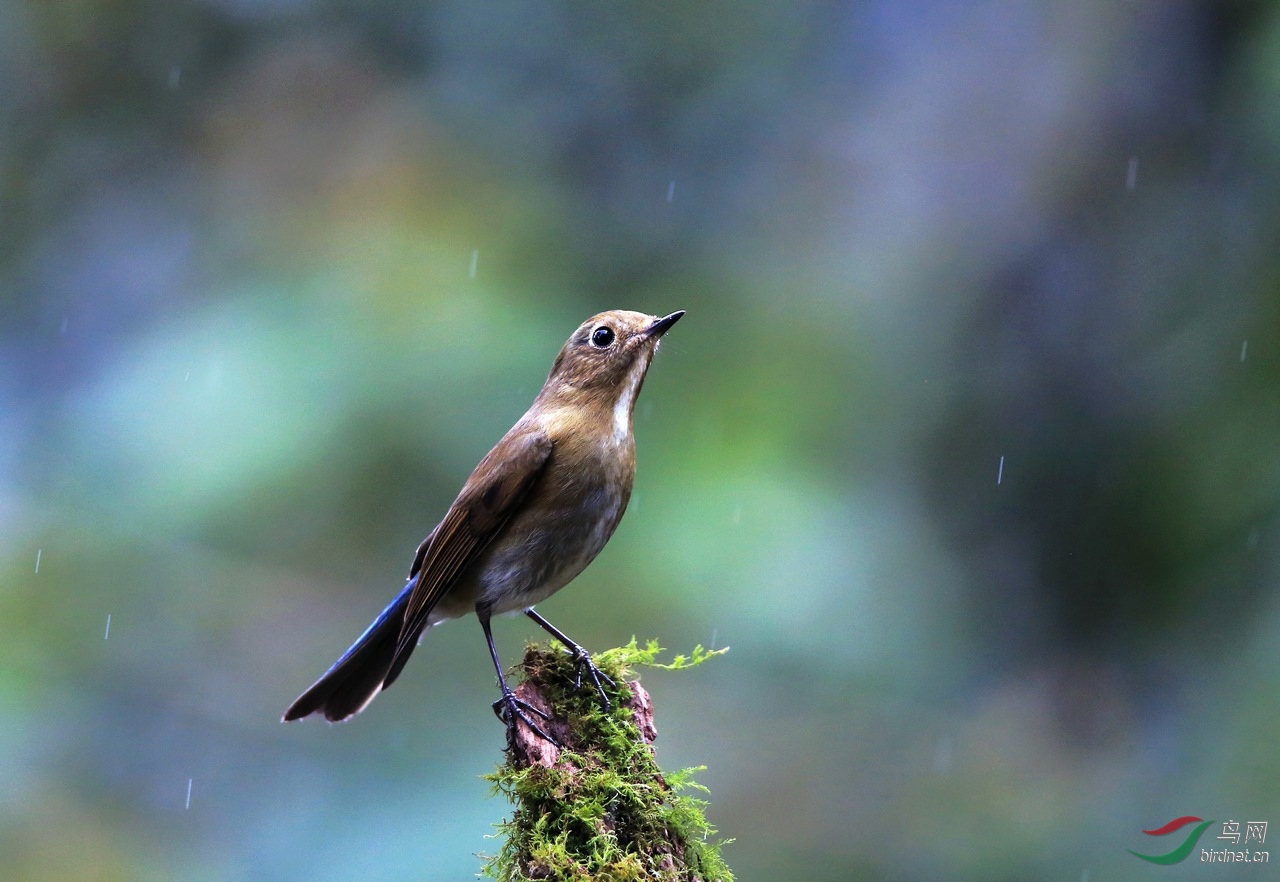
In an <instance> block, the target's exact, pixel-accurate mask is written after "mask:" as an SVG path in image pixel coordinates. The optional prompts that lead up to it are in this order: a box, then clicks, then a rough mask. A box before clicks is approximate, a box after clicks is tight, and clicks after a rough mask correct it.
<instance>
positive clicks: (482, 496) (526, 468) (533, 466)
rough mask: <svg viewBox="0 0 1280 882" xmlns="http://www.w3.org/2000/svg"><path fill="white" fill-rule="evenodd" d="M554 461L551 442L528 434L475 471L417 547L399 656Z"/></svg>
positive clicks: (500, 447) (509, 440)
mask: <svg viewBox="0 0 1280 882" xmlns="http://www.w3.org/2000/svg"><path fill="white" fill-rule="evenodd" d="M550 458H551V439H550V438H548V437H547V435H546V434H545V433H543V432H541V431H538V430H528V431H524V432H520V433H516V434H511V435H508V436H506V437H505V438H503V439H502V440H501V441H499V442H498V444H497V446H496V447H494V448H493V450H491V451H489V453H488V455H487V456H485V458H484V459H482V460H481V461H480V464H479V465H478V466H476V470H475V472H473V473H472V475H471V477H470V478H469V479H468V480H467V483H466V484H465V485H464V486H463V488H462V492H461V493H460V494H458V498H457V499H456V500H454V503H453V505H452V506H450V508H449V511H448V513H447V514H445V516H444V520H442V521H441V522H440V524H439V525H438V526H437V527H436V528H435V529H434V530H432V531H431V535H430V536H428V537H427V538H426V539H424V540H423V542H422V544H421V545H420V546H418V553H417V554H416V555H415V556H414V560H413V568H412V569H411V570H410V571H409V578H411V579H415V581H414V585H413V591H412V592H411V593H410V595H409V602H408V604H407V605H406V607H405V611H404V624H403V625H402V626H401V628H400V640H399V643H398V645H397V647H396V655H397V656H400V655H401V654H402V653H404V651H405V650H406V649H412V647H413V644H414V643H415V642H416V641H417V639H418V635H419V634H420V633H421V631H422V628H423V626H424V625H425V624H426V621H427V616H429V615H430V614H431V610H432V609H433V608H434V607H435V605H436V604H437V603H438V602H439V601H440V598H441V597H443V596H444V595H445V593H446V592H448V591H449V589H450V588H452V587H453V584H454V582H455V581H456V580H457V578H458V576H459V575H461V574H462V572H463V570H465V569H466V568H467V565H468V564H470V563H471V562H472V561H473V560H475V558H476V555H478V554H479V553H480V552H481V551H483V550H484V548H485V546H487V545H488V544H489V543H490V542H492V541H493V539H494V537H496V536H497V535H498V534H499V533H500V532H501V531H502V528H503V527H504V526H505V525H506V523H507V521H509V520H510V519H511V516H512V515H514V514H515V513H516V512H517V511H518V510H519V508H520V503H521V502H522V501H523V500H524V498H525V496H527V495H528V493H529V490H530V488H532V487H533V485H534V483H535V482H536V481H537V480H538V477H539V476H540V475H541V474H542V471H543V469H544V468H545V467H546V465H547V461H548V460H549V459H550ZM481 476H483V477H481Z"/></svg>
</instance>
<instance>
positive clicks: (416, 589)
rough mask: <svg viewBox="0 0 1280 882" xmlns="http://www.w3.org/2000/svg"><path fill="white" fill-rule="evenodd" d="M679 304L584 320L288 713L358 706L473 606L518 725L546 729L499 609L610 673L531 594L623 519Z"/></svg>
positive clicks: (568, 573)
mask: <svg viewBox="0 0 1280 882" xmlns="http://www.w3.org/2000/svg"><path fill="white" fill-rule="evenodd" d="M682 315H684V313H683V312H674V313H672V314H671V315H668V316H665V317H663V318H657V317H654V316H649V315H644V314H642V313H638V312H628V311H624V310H614V311H610V312H603V313H600V314H599V315H596V316H593V317H591V318H590V319H588V320H587V321H586V322H584V323H583V324H582V325H581V326H579V327H578V329H577V330H576V331H574V333H573V335H572V336H571V337H570V338H569V340H568V341H567V342H566V343H565V344H564V347H563V348H562V349H561V350H560V354H559V355H557V356H556V360H555V362H554V364H553V365H552V367H551V373H550V375H549V376H548V377H547V381H546V383H545V384H544V385H543V387H542V391H541V392H539V393H538V396H537V398H535V399H534V402H533V405H532V406H531V407H530V408H529V410H528V411H527V412H526V413H525V414H524V416H522V417H521V418H520V419H519V420H518V421H517V422H516V424H515V425H514V426H512V427H511V430H510V431H508V432H507V434H506V435H504V436H503V437H502V439H501V440H500V441H498V443H497V444H496V445H494V448H493V449H492V450H490V451H489V453H488V454H487V455H486V456H485V457H484V459H482V460H481V461H480V464H479V465H477V466H476V468H475V471H474V472H472V474H471V477H469V478H468V479H467V481H466V483H465V484H463V487H462V491H461V492H460V493H459V494H458V498H457V499H455V500H454V502H453V504H452V505H451V506H450V507H449V510H448V511H447V512H446V513H445V516H444V518H443V519H442V520H441V521H440V523H439V524H438V525H437V526H436V528H435V529H434V530H432V531H431V534H430V535H429V536H427V538H426V539H424V540H423V541H422V544H421V545H419V546H418V551H417V553H416V554H415V555H414V560H413V566H412V567H411V569H410V571H409V581H408V583H407V584H406V585H405V587H404V588H403V589H402V590H401V592H400V593H399V595H397V596H396V598H395V599H394V600H393V601H392V602H391V604H390V605H389V606H388V607H387V608H386V609H385V610H383V612H382V614H381V615H379V616H378V618H377V619H375V620H374V622H373V624H372V625H370V626H369V628H368V629H367V630H366V631H365V632H364V634H362V635H361V636H360V638H359V639H358V640H357V641H356V643H355V644H354V645H353V646H352V647H351V648H350V649H348V650H347V651H346V653H344V654H343V655H342V657H341V658H339V659H338V661H337V662H335V663H334V665H333V667H331V668H330V669H329V670H328V671H327V672H326V673H325V674H324V676H322V677H321V678H320V679H319V680H317V681H316V682H315V683H314V684H313V685H312V686H311V687H310V688H309V689H307V691H306V692H304V693H303V694H302V695H301V696H299V697H298V699H297V700H296V701H295V702H294V703H293V704H292V705H291V706H290V707H289V709H288V710H287V711H285V714H284V719H285V720H286V721H288V720H296V719H299V718H301V717H305V716H308V715H310V714H312V713H321V714H323V715H324V716H325V718H326V719H329V720H334V721H336V720H343V719H347V718H348V717H351V716H353V715H354V714H356V713H359V712H360V711H361V710H363V709H364V707H365V706H366V705H368V703H369V702H370V701H372V700H373V698H374V696H376V695H377V694H378V692H380V691H381V690H383V689H386V688H387V687H388V686H390V685H391V683H392V682H393V681H394V680H395V679H396V677H397V676H399V674H400V671H401V669H403V667H404V664H405V662H406V661H407V660H408V658H409V656H410V654H411V653H412V652H413V649H414V647H415V646H416V645H417V643H418V640H419V638H420V637H421V635H422V633H423V631H424V630H425V629H427V628H429V627H431V626H433V625H436V624H439V623H440V622H442V621H444V620H446V619H451V618H457V617H458V616H461V615H465V614H466V613H469V612H475V613H476V614H477V616H478V617H479V618H480V624H481V626H482V627H483V628H484V632H485V636H486V638H487V640H488V643H489V650H490V655H491V656H492V659H493V662H494V665H495V667H496V668H497V671H498V679H499V683H500V684H501V689H502V698H500V699H499V703H500V704H501V705H502V714H501V716H502V717H503V719H505V720H506V722H507V723H508V726H509V727H513V726H514V725H515V719H516V718H520V719H523V720H524V721H525V722H526V723H528V724H529V725H530V726H531V727H533V728H534V729H537V730H538V731H539V732H541V730H540V729H538V727H537V725H536V723H534V722H533V721H532V720H531V719H530V718H529V717H528V715H527V713H526V711H528V710H529V709H528V708H525V707H522V706H521V705H520V703H519V702H518V701H517V700H516V699H515V697H514V695H512V694H511V690H510V689H508V688H507V685H506V679H505V677H504V676H503V673H502V666H501V664H500V662H499V660H498V655H497V651H496V649H495V648H494V646H493V638H492V634H491V632H490V628H489V619H490V617H491V616H493V615H495V614H497V613H503V612H512V611H517V610H523V611H524V612H525V613H526V614H527V615H529V616H530V617H531V618H532V619H534V621H536V622H538V623H539V624H540V625H542V626H543V627H544V628H546V629H547V630H548V631H549V632H551V633H552V634H553V635H554V636H555V637H556V638H557V639H559V640H561V641H562V642H564V643H565V644H566V645H567V646H568V647H569V649H570V650H571V651H572V652H574V653H575V654H576V655H577V656H578V660H579V664H580V665H582V666H583V667H584V668H585V669H586V670H587V671H588V673H589V674H590V675H591V677H592V678H593V679H594V680H596V682H597V685H598V678H599V677H600V676H602V675H601V674H600V673H599V671H597V670H596V668H595V666H594V665H593V664H591V660H590V657H589V656H588V655H587V653H586V651H585V650H583V649H582V648H581V647H579V646H578V645H577V644H575V643H573V642H572V641H570V640H568V638H566V637H565V636H564V635H563V634H562V633H560V632H559V631H558V630H556V629H555V628H554V627H552V626H551V625H550V623H548V622H547V621H546V620H545V619H543V618H542V617H541V616H540V615H538V614H537V613H536V612H535V611H534V610H533V606H534V604H536V603H538V602H539V601H541V600H544V599H545V598H547V597H549V596H550V595H551V594H553V593H555V592H556V591H558V590H559V589H560V588H562V587H564V586H565V585H566V584H568V583H569V582H570V581H572V580H573V578H574V577H576V576H577V575H578V574H579V573H580V572H582V570H583V569H584V568H585V567H586V566H587V564H589V563H590V562H591V560H592V559H593V558H594V557H595V556H596V555H597V554H599V552H600V550H601V549H602V548H603V547H604V545H605V543H606V542H608V541H609V537H610V536H612V535H613V531H614V529H615V528H616V527H617V526H618V522H619V521H620V520H621V519H622V514H623V512H624V511H625V510H626V507H627V502H628V500H629V499H630V498H631V485H632V481H633V479H634V476H635V441H634V438H633V436H632V432H631V418H632V411H633V410H634V407H635V400H636V397H637V396H638V395H639V393H640V388H641V386H642V385H643V384H644V377H645V372H646V371H647V370H648V368H649V364H650V363H651V362H652V360H653V355H654V353H655V352H656V351H657V348H658V341H659V339H660V338H661V337H662V335H663V334H664V333H665V332H666V331H667V330H668V329H669V328H670V327H671V326H672V325H673V324H675V323H676V321H677V320H679V318H680V317H681V316H682ZM601 697H602V698H603V692H602V693H601ZM495 707H497V705H495ZM509 732H510V730H509Z"/></svg>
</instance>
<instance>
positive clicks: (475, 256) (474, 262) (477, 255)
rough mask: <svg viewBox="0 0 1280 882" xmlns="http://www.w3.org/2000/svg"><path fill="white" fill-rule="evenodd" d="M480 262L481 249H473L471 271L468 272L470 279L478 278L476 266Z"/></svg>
mask: <svg viewBox="0 0 1280 882" xmlns="http://www.w3.org/2000/svg"><path fill="white" fill-rule="evenodd" d="M479 262H480V249H479V248H473V249H471V269H470V270H468V271H467V276H468V278H472V279H474V278H475V277H476V265H477V264H478V263H479Z"/></svg>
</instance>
